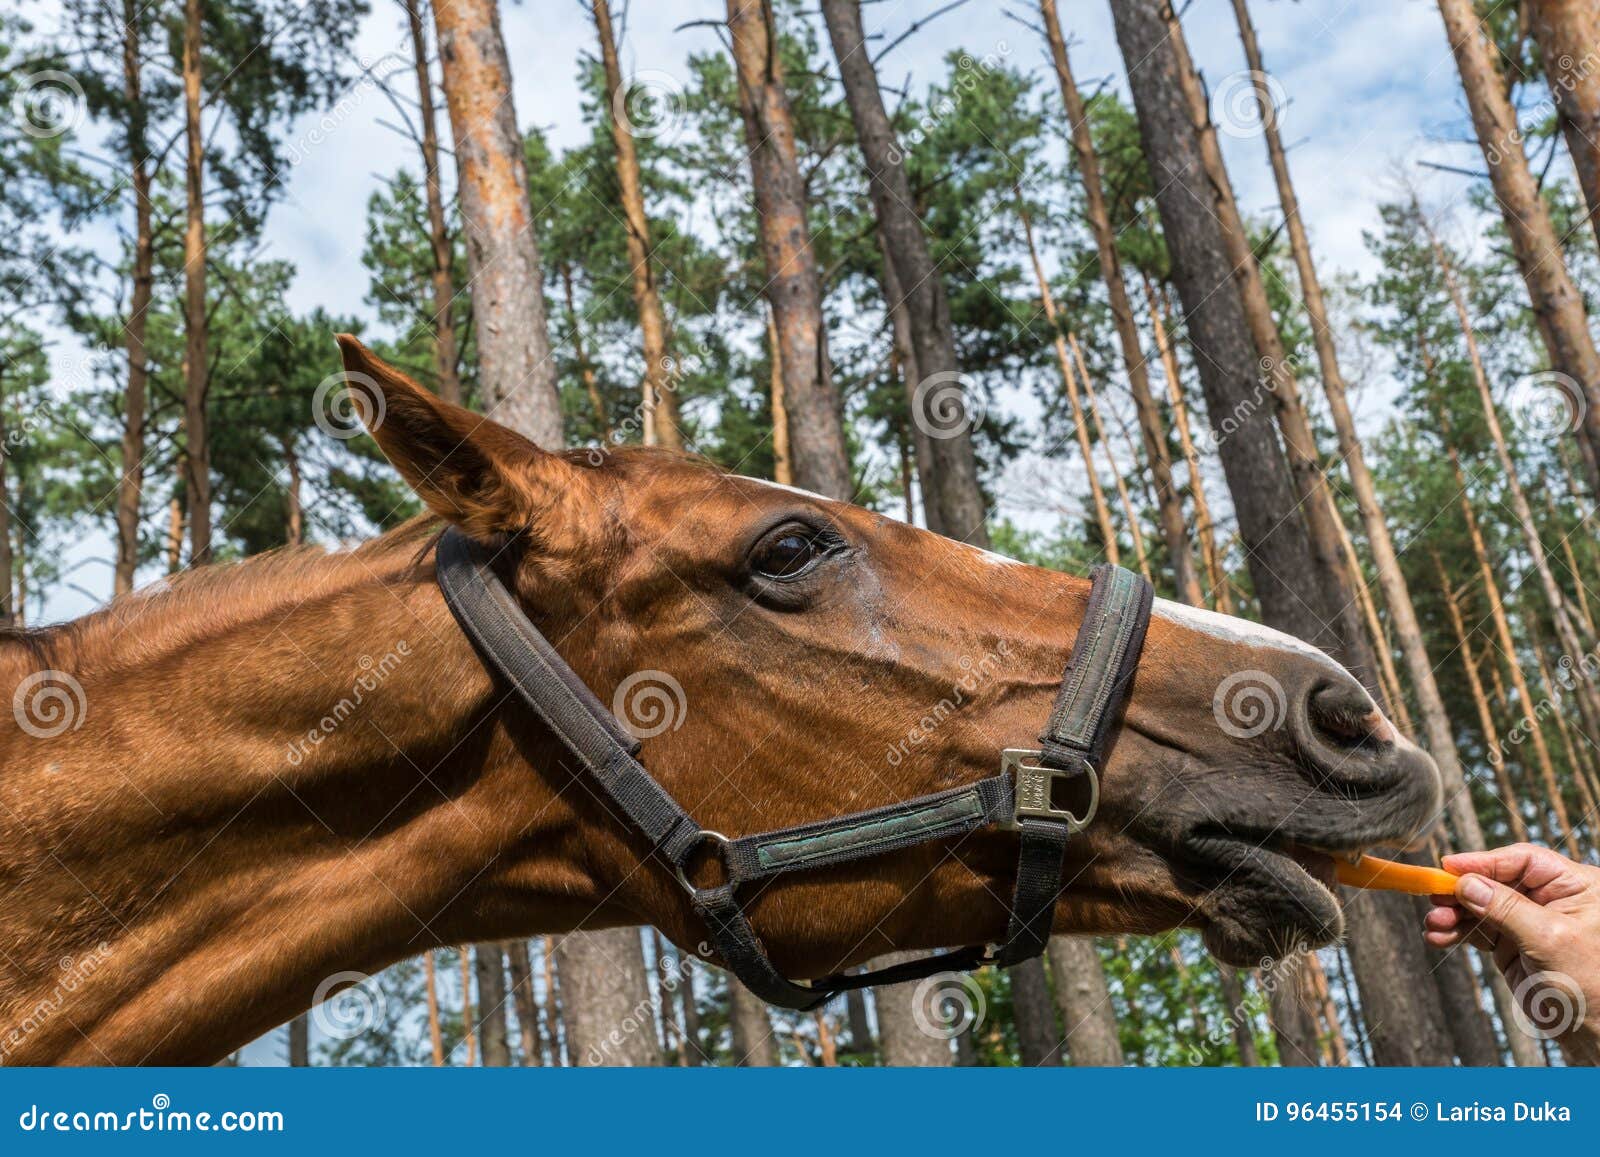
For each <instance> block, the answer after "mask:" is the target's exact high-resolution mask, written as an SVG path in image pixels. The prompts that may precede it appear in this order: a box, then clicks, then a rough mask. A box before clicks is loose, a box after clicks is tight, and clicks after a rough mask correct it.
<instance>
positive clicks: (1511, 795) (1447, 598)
mask: <svg viewBox="0 0 1600 1157" xmlns="http://www.w3.org/2000/svg"><path fill="white" fill-rule="evenodd" d="M1429 553H1430V554H1432V557H1433V566H1434V570H1435V571H1437V573H1438V575H1439V587H1440V589H1441V590H1442V591H1443V592H1444V608H1445V613H1446V614H1447V615H1448V616H1449V618H1450V629H1451V631H1453V632H1454V633H1455V637H1456V650H1458V651H1459V652H1460V653H1461V663H1462V665H1463V666H1464V667H1465V668H1466V675H1467V689H1468V691H1469V692H1471V694H1472V702H1473V706H1475V707H1476V708H1477V711H1478V727H1479V729H1480V730H1482V732H1483V746H1484V749H1485V750H1486V751H1487V752H1488V758H1489V766H1490V767H1491V768H1493V769H1494V777H1495V785H1496V786H1497V787H1498V788H1499V789H1500V804H1501V806H1502V807H1503V808H1505V812H1506V821H1507V822H1508V823H1509V824H1510V825H1511V838H1512V839H1514V840H1515V841H1516V842H1517V843H1519V844H1525V843H1527V842H1528V824H1527V821H1526V820H1525V819H1523V816H1522V798H1521V795H1520V794H1519V793H1518V791H1517V787H1516V784H1515V783H1513V782H1512V780H1511V767H1510V765H1509V764H1508V763H1507V762H1506V757H1505V752H1504V751H1503V750H1502V749H1501V746H1500V729H1499V728H1498V727H1496V726H1495V721H1494V712H1493V711H1492V710H1490V708H1489V697H1488V696H1487V695H1485V694H1484V693H1483V680H1482V679H1480V678H1479V677H1478V662H1477V659H1476V658H1475V657H1474V656H1473V651H1472V640H1471V637H1470V633H1469V632H1468V631H1467V625H1466V623H1465V622H1464V621H1463V620H1462V618H1461V600H1460V599H1459V598H1458V597H1457V595H1456V592H1455V590H1454V589H1453V588H1452V587H1451V585H1450V576H1449V575H1448V574H1447V573H1445V569H1444V563H1443V562H1441V561H1440V559H1439V556H1438V554H1436V553H1434V552H1432V551H1430V552H1429Z"/></svg>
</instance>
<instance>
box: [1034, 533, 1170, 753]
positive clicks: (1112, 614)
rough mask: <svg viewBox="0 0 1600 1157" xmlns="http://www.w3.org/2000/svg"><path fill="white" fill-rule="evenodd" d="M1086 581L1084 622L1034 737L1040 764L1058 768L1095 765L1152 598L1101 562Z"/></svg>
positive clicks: (1143, 585)
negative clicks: (1047, 715) (1039, 749)
mask: <svg viewBox="0 0 1600 1157" xmlns="http://www.w3.org/2000/svg"><path fill="white" fill-rule="evenodd" d="M1090 579H1091V581H1092V583H1093V585H1092V586H1091V587H1090V590H1089V605H1088V607H1087V608H1086V609H1085V611H1084V616H1083V626H1081V627H1080V628H1079V629H1078V637H1077V639H1076V640H1075V641H1074V642H1073V644H1072V658H1071V659H1069V660H1068V661H1067V669H1066V672H1065V673H1064V674H1063V675H1062V677H1061V690H1060V691H1058V692H1057V693H1056V701H1055V705H1054V706H1053V707H1052V708H1051V709H1050V721H1049V722H1048V723H1047V724H1046V725H1045V729H1044V733H1043V734H1042V735H1040V736H1039V743H1040V746H1041V747H1042V748H1043V749H1044V763H1045V765H1046V766H1048V767H1059V768H1062V769H1063V770H1068V769H1071V768H1072V767H1074V766H1077V761H1078V760H1079V759H1083V760H1087V761H1088V762H1089V764H1090V766H1092V767H1094V768H1096V769H1098V768H1099V767H1100V765H1101V762H1102V760H1103V759H1104V757H1105V745H1106V741H1107V739H1108V738H1109V736H1110V734H1111V724H1112V723H1113V722H1114V721H1115V720H1116V717H1117V713H1118V712H1119V711H1121V710H1122V704H1123V702H1124V700H1126V699H1127V697H1128V685H1129V684H1130V683H1132V682H1133V676H1134V672H1136V671H1137V670H1138V668H1139V655H1140V652H1141V651H1142V650H1143V648H1144V636H1145V630H1146V628H1148V627H1149V625H1150V608H1151V605H1152V604H1153V603H1154V601H1155V591H1154V589H1153V588H1152V587H1151V586H1150V584H1149V583H1148V582H1147V581H1146V580H1145V579H1143V578H1141V577H1140V576H1139V575H1136V574H1134V573H1133V572H1132V571H1129V570H1124V569H1123V568H1121V567H1119V566H1112V565H1111V564H1109V563H1102V564H1101V565H1099V566H1097V567H1095V568H1094V570H1093V571H1092V572H1091V573H1090Z"/></svg>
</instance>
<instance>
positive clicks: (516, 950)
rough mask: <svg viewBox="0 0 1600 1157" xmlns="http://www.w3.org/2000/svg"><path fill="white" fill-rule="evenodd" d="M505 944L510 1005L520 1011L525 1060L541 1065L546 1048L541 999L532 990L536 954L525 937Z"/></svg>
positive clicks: (519, 1030) (519, 1026)
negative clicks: (540, 1021)
mask: <svg viewBox="0 0 1600 1157" xmlns="http://www.w3.org/2000/svg"><path fill="white" fill-rule="evenodd" d="M505 947H506V959H507V962H508V963H509V964H510V968H511V1006H512V1008H514V1009H515V1010H516V1013H517V1035H518V1036H519V1037H520V1038H521V1041H522V1063H523V1064H525V1065H530V1066H533V1067H538V1066H540V1065H543V1064H544V1047H543V1042H542V1041H541V1040H540V1037H539V1000H538V996H537V994H535V992H534V990H533V957H532V956H531V955H530V954H529V952H528V942H527V941H526V940H508V941H506V946H505Z"/></svg>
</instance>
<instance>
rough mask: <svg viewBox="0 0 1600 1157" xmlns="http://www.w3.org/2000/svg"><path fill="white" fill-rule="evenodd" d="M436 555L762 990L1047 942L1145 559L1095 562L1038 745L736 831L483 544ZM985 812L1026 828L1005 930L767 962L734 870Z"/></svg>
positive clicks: (909, 838) (547, 713) (443, 546)
mask: <svg viewBox="0 0 1600 1157" xmlns="http://www.w3.org/2000/svg"><path fill="white" fill-rule="evenodd" d="M437 562H438V577H439V587H440V589H441V590H442V591H443V592H444V598H445V602H446V603H448V604H449V606H450V610H451V611H452V612H453V613H454V614H455V617H456V621H457V622H458V623H460V624H461V629H462V630H463V631H465V632H466V634H467V636H468V637H469V638H470V639H471V640H472V641H473V643H474V644H475V645H476V647H477V649H478V653H479V655H480V656H482V658H483V660H484V662H485V663H486V664H487V665H488V666H489V667H490V668H491V669H492V670H493V671H495V672H497V673H498V674H499V675H501V676H502V677H503V678H504V679H505V680H506V681H507V682H508V683H510V684H511V687H512V688H513V689H514V690H515V691H516V692H517V694H518V695H520V696H521V698H522V700H523V702H525V703H527V704H528V706H529V707H531V708H533V710H534V712H535V713H536V714H537V715H538V716H539V718H541V719H542V720H544V722H545V724H546V725H547V726H548V727H549V728H550V729H551V730H552V731H553V732H555V734H556V737H557V738H559V739H560V740H561V742H562V743H563V744H565V745H566V747H567V750H569V751H570V752H571V753H572V754H573V755H574V756H576V757H577V759H578V760H579V762H580V763H582V764H583V767H584V769H585V770H586V771H587V772H588V773H589V776H590V778H591V782H592V783H593V784H594V786H596V787H598V788H599V789H600V790H601V791H603V792H604V793H605V794H606V795H607V796H608V797H609V798H610V799H611V801H612V802H613V803H615V804H616V806H617V807H618V808H619V809H621V811H622V813H623V814H624V815H625V816H627V817H628V821H629V822H630V823H631V824H632V826H633V827H634V828H635V829H636V830H637V831H638V833H639V834H640V835H642V836H643V837H644V838H645V839H646V840H648V841H649V843H650V846H651V848H652V850H653V851H654V852H655V853H657V854H659V855H660V856H661V857H662V858H663V859H664V860H665V861H666V863H667V864H668V865H670V867H671V868H672V870H673V872H674V874H675V875H676V876H677V878H678V881H679V882H680V883H681V884H682V885H683V887H684V888H685V889H686V890H687V891H688V893H689V896H690V899H691V901H692V903H693V905H694V910H695V911H696V912H697V913H698V914H699V915H700V917H701V918H702V919H703V920H704V921H705V923H706V927H707V929H708V930H709V933H710V937H711V942H712V944H713V945H714V947H715V948H716V951H717V954H718V955H719V956H720V957H721V958H722V962H723V963H724V964H725V965H726V966H727V967H728V968H729V969H730V970H731V971H732V972H733V973H734V975H735V976H737V977H738V978H739V979H740V980H741V981H743V982H744V984H745V986H746V987H747V988H749V989H750V991H751V992H753V993H755V994H756V995H757V996H759V997H760V998H761V999H762V1000H765V1001H766V1002H767V1003H769V1004H775V1005H778V1006H779V1007H782V1008H793V1009H801V1010H804V1009H810V1008H815V1007H817V1006H818V1005H820V1004H822V1003H823V1002H825V1001H827V1000H828V999H829V998H830V997H832V996H834V995H835V994H836V993H839V992H843V991H845V990H846V989H851V988H863V987H866V986H867V985H874V984H892V983H895V982H897V981H904V980H916V979H920V978H922V977H925V976H930V975H932V974H933V973H935V972H942V971H945V970H958V969H968V968H976V967H979V966H980V965H984V964H999V965H1002V966H1010V965H1013V964H1017V963H1019V962H1021V961H1024V960H1028V959H1030V958H1032V957H1034V956H1038V955H1039V954H1040V953H1041V952H1043V951H1044V947H1045V942H1046V940H1048V938H1049V936H1050V924H1051V920H1052V918H1053V916H1054V913H1055V904H1056V899H1057V898H1058V897H1059V896H1060V894H1061V890H1062V879H1061V877H1062V871H1063V868H1064V864H1065V854H1066V846H1067V838H1068V837H1069V836H1071V835H1072V834H1073V833H1074V832H1078V831H1081V830H1082V829H1083V828H1084V827H1085V826H1087V825H1088V823H1089V821H1090V820H1092V819H1093V818H1094V813H1095V809H1096V808H1097V807H1098V805H1099V795H1100V788H1099V774H1098V769H1099V767H1100V765H1101V761H1102V759H1103V757H1104V755H1105V748H1106V743H1107V739H1108V737H1109V735H1110V733H1111V729H1112V725H1113V724H1114V723H1115V722H1116V719H1117V716H1118V714H1119V713H1120V710H1121V707H1122V704H1123V701H1124V700H1125V699H1126V697H1127V691H1128V684H1129V683H1130V682H1131V681H1132V679H1133V674H1134V671H1135V670H1136V669H1137V667H1138V665H1139V652H1140V649H1141V648H1142V647H1143V645H1144V635H1145V628H1146V627H1147V626H1148V625H1149V622H1150V605H1151V600H1152V595H1153V592H1152V591H1151V589H1150V584H1149V583H1148V582H1146V581H1145V580H1144V579H1142V578H1140V577H1139V576H1138V575H1136V574H1133V573H1131V572H1130V571H1126V570H1123V569H1122V568H1121V567H1115V566H1098V567H1096V568H1095V569H1094V574H1093V589H1092V590H1091V592H1090V595H1089V608H1088V611H1087V612H1086V613H1085V615H1084V619H1083V625H1082V626H1081V627H1080V628H1079V629H1078V637H1077V640H1076V641H1075V642H1074V643H1073V646H1072V658H1071V659H1070V660H1069V661H1068V663H1067V669H1066V674H1065V675H1064V676H1063V677H1062V681H1061V690H1060V692H1059V693H1058V694H1057V696H1056V701H1055V705H1054V707H1053V708H1052V709H1051V711H1050V719H1049V722H1048V723H1047V724H1046V726H1045V729H1044V732H1043V733H1042V734H1041V735H1040V737H1039V742H1040V750H1037V751H1034V750H1028V749H1020V748H1011V749H1007V750H1005V751H1003V752H1001V754H1000V773H999V774H998V775H992V776H990V777H988V778H987V779H981V780H979V781H978V782H976V783H973V784H969V785H967V786H965V787H957V788H952V789H950V790H949V791H941V792H936V793H934V794H933V795H924V796H919V797H917V798H916V799H912V800H906V801H905V802H903V803H897V804H890V805H889V806H888V807H880V808H873V809H872V810H870V811H862V812H853V813H851V814H850V815H845V816H840V817H838V818H837V819H831V820H820V821H818V822H816V823H810V824H802V825H800V826H798V827H792V828H783V829H781V830H778V831H771V832H763V833H761V834H759V835H752V836H741V837H739V838H738V839H730V838H729V837H727V836H724V835H722V834H721V833H720V832H714V831H708V830H706V829H704V828H702V827H701V826H700V825H699V824H697V823H696V822H695V821H694V820H693V819H692V818H690V816H689V814H688V813H687V812H685V811H684V810H683V808H681V807H680V806H679V805H678V802H677V801H676V800H674V799H673V798H672V796H671V795H669V794H668V793H667V790H666V788H664V787H662V786H661V785H660V784H659V783H657V782H656V781H655V779H653V778H652V777H651V775H650V773H649V772H648V771H646V770H645V768H644V766H643V765H642V764H641V763H640V762H639V761H638V760H637V759H636V758H635V756H636V755H637V754H638V751H639V741H638V740H637V739H635V738H634V737H633V736H631V735H629V734H628V733H627V732H626V731H625V730H623V728H622V725H621V724H620V723H618V721H617V719H616V716H614V715H612V714H611V712H609V711H607V710H606V708H605V706H604V705H603V704H602V703H601V702H600V700H599V699H597V698H595V696H594V693H593V692H591V691H590V690H589V688H588V687H586V686H585V685H584V683H583V681H582V680H581V679H579V678H578V676H577V673H576V672H574V671H573V670H572V668H571V667H569V666H567V664H566V663H565V662H564V661H563V660H562V658H561V656H560V655H558V654H557V653H556V650H555V648H554V647H552V646H551V645H550V643H549V641H548V640H547V639H546V638H545V637H544V636H543V635H541V634H540V633H539V631H538V629H537V628H536V627H534V625H533V624H532V623H531V622H529V621H528V617H527V616H526V615H524V614H523V613H522V610H521V608H520V607H518V605H517V603H516V600H515V599H513V598H512V597H511V593H510V592H509V591H508V590H506V588H505V586H504V584H502V583H501V581H500V579H499V578H498V577H497V576H496V575H495V573H494V571H493V569H492V568H491V566H490V559H489V556H488V554H487V552H486V551H485V550H484V549H483V547H481V546H479V545H478V544H477V543H475V542H473V541H472V540H471V539H469V538H468V537H467V536H466V535H464V534H462V533H461V532H460V531H458V530H456V529H454V528H451V529H449V530H446V531H445V533H444V535H443V537H442V538H440V540H439V546H438V552H437ZM988 824H995V825H997V826H999V827H1001V828H1004V829H1006V830H1010V831H1016V832H1017V833H1019V839H1018V844H1019V851H1018V861H1017V881H1016V890H1015V893H1014V895H1013V898H1012V903H1011V922H1010V927H1009V928H1008V929H1007V932H1006V938H1005V940H1004V941H1003V942H1002V943H1000V944H996V945H973V946H971V947H966V948H958V949H955V950H953V951H949V952H942V953H938V954H935V955H932V956H926V957H921V958H919V959H916V960H910V961H907V962H905V963H903V964H896V965H893V966H891V967H889V968H881V969H878V970H876V971H873V972H859V973H852V974H849V975H845V974H842V973H841V974H837V975H834V976H827V977H823V978H822V979H820V980H814V981H811V982H809V983H806V982H797V981H793V980H789V979H788V978H786V977H784V976H783V975H782V974H781V973H779V972H778V970H777V969H776V968H774V967H773V964H772V961H771V960H770V959H769V958H768V956H767V954H766V952H765V951H764V950H763V949H762V947H761V942H760V940H759V939H757V937H756V934H755V930H754V929H753V928H751V926H750V921H749V919H748V918H747V917H746V916H745V914H744V911H743V909H742V908H741V907H740V906H739V900H738V897H737V895H736V893H737V891H738V888H739V886H740V885H741V884H746V883H749V882H751V881H753V880H762V879H767V878H769V877H772V876H777V875H780V874H782V873H785V872H794V871H801V870H805V869H812V868H821V867H825V866H827V865H830V864H841V863H845V862H847V861H850V860H857V859H862V858H864V857H867V856H876V855H882V854H884V853H886V852H892V851H895V850H896V849H899V848H905V847H910V846H912V845H915V844H923V843H929V842H931V841H934V840H945V839H950V838H951V837H954V836H959V835H962V834H964V833H966V832H970V831H973V830H975V829H977V828H980V827H984V826H986V825H988ZM707 844H710V845H714V846H715V847H716V849H717V850H718V852H719V853H720V858H721V862H722V874H723V880H722V882H721V883H719V884H716V885H714V886H711V887H705V888H702V887H698V886H696V885H695V884H694V882H693V881H692V880H691V879H690V871H689V869H690V863H691V861H692V860H693V858H694V857H695V854H696V852H697V851H698V850H699V849H701V848H702V847H703V846H705V845H707Z"/></svg>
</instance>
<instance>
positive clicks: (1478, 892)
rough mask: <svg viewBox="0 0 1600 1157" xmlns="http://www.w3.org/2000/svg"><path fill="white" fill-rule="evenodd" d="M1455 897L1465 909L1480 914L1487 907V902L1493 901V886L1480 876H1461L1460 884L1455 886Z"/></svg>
mask: <svg viewBox="0 0 1600 1157" xmlns="http://www.w3.org/2000/svg"><path fill="white" fill-rule="evenodd" d="M1456 895H1458V896H1460V897H1461V899H1462V900H1463V901H1464V902H1465V903H1466V905H1467V907H1469V908H1473V909H1475V910H1477V911H1479V912H1481V911H1483V910H1484V909H1485V908H1487V907H1488V906H1489V901H1490V900H1493V899H1494V885H1493V884H1491V883H1489V881H1488V880H1485V879H1484V878H1483V877H1482V876H1463V877H1461V883H1460V884H1458V885H1456Z"/></svg>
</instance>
